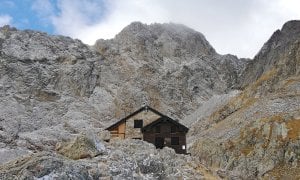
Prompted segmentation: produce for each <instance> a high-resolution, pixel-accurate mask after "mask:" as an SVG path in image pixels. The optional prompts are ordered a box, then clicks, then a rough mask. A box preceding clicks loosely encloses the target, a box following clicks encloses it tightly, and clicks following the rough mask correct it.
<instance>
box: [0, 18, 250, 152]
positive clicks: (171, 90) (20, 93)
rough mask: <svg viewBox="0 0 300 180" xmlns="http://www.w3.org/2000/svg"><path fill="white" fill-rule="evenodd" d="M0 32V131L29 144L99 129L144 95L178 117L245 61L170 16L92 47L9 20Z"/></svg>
mask: <svg viewBox="0 0 300 180" xmlns="http://www.w3.org/2000/svg"><path fill="white" fill-rule="evenodd" d="M0 39H1V40H0V47H1V49H0V99H1V101H0V113H1V120H0V139H1V141H2V142H5V144H6V146H8V147H7V148H15V147H16V146H18V145H21V146H22V147H24V146H25V147H26V148H27V149H29V150H32V151H39V150H53V149H54V148H55V144H56V143H57V142H60V141H64V140H69V139H70V138H72V136H73V135H74V134H79V133H87V132H90V131H92V132H93V133H95V134H98V133H99V132H101V131H102V130H103V128H104V127H107V126H108V125H109V124H111V123H113V122H115V121H116V120H118V119H120V118H122V117H124V116H125V115H126V113H129V112H132V111H134V110H136V109H138V108H140V106H141V105H143V104H144V103H147V104H149V105H151V106H153V107H154V108H156V109H159V110H160V111H162V112H163V113H165V114H168V115H170V116H172V117H173V118H182V117H183V116H184V115H186V114H189V113H191V112H192V111H193V110H194V109H196V108H198V107H199V106H200V105H201V104H202V103H203V102H205V101H206V100H207V99H209V98H210V97H211V96H212V95H215V94H222V93H224V92H227V91H230V90H231V89H234V88H235V84H236V83H235V82H237V79H238V77H239V76H240V75H241V72H242V70H243V68H244V67H245V65H246V61H244V60H239V59H237V58H236V57H235V56H232V55H225V56H221V55H218V54H217V53H216V52H215V50H214V49H213V48H212V47H211V46H210V45H209V43H208V42H207V40H206V39H205V38H204V36H203V35H202V34H201V33H199V32H196V31H194V30H192V29H189V28H187V27H185V26H183V25H177V24H153V25H145V24H142V23H138V22H136V23H132V24H131V25H129V26H128V27H126V28H124V30H123V31H122V32H120V34H118V35H117V36H116V38H114V39H112V40H99V41H97V43H96V45H95V46H93V47H89V46H87V45H84V44H83V43H82V42H80V41H79V40H73V39H71V38H68V37H63V36H49V35H47V34H45V33H40V32H35V31H30V30H26V31H19V30H16V29H14V28H11V27H9V26H5V27H2V28H1V29H0Z"/></svg>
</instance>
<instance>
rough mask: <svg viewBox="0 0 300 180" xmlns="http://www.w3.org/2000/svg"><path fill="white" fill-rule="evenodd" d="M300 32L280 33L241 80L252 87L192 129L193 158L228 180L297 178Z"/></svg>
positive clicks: (294, 28) (294, 25) (293, 28)
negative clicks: (232, 179) (218, 168)
mask: <svg viewBox="0 0 300 180" xmlns="http://www.w3.org/2000/svg"><path fill="white" fill-rule="evenodd" d="M299 27H300V22H299V21H291V22H287V23H286V24H285V25H284V26H283V28H282V30H281V31H276V32H275V33H274V35H273V36H272V37H271V39H270V40H269V41H268V42H267V43H266V44H265V46H264V47H263V48H262V50H261V51H260V52H259V53H258V55H257V56H256V58H255V59H254V60H253V61H252V62H251V63H250V64H248V67H247V69H246V71H245V74H244V75H243V76H244V77H243V76H242V77H243V78H247V80H245V82H244V83H247V82H250V84H248V85H247V86H246V87H245V89H244V90H243V91H242V92H241V93H240V94H239V95H237V96H236V97H234V98H232V99H231V100H230V101H229V102H228V103H226V104H225V105H223V106H221V107H220V108H218V109H217V110H216V111H215V112H213V113H212V114H211V115H210V116H208V117H207V118H204V119H202V120H201V121H198V122H197V123H195V124H194V127H193V129H192V130H191V131H192V132H193V133H194V134H193V135H194V136H196V138H195V137H194V139H197V140H196V141H195V143H194V144H193V145H192V146H191V149H190V151H191V152H192V154H194V155H196V156H198V157H199V158H200V159H201V160H202V161H203V162H206V163H207V164H209V165H212V166H218V167H220V168H221V169H222V171H220V172H225V174H227V175H226V177H228V178H236V177H237V178H238V179H243V178H245V179H255V178H259V177H264V178H268V179H272V178H277V179H284V178H286V177H299V171H298V172H297V173H296V172H294V171H297V170H299V156H298V154H299V151H298V149H299V148H300V144H299V139H300V132H299V125H300V124H299V123H300V121H299V120H300V119H299V117H300V116H299V112H300V105H299V104H300V96H299V94H300V93H299V92H300V91H299V87H300V79H299V72H300V71H299V69H300V68H299V67H300V66H299V65H300V54H299V52H300V44H299V42H300V31H299ZM242 80H243V79H242ZM283 169H285V170H286V171H285V172H284V171H283ZM221 175H222V176H223V175H224V173H221Z"/></svg>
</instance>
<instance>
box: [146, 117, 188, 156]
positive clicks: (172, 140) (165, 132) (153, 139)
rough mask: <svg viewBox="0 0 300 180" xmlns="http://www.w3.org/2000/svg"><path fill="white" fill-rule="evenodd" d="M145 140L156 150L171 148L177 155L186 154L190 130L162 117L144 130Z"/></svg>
mask: <svg viewBox="0 0 300 180" xmlns="http://www.w3.org/2000/svg"><path fill="white" fill-rule="evenodd" d="M142 132H143V140H144V141H147V142H149V143H152V144H154V145H155V146H156V148H160V149H161V148H163V147H170V148H173V149H174V150H175V151H176V153H179V154H186V133H187V132H188V128H187V127H185V126H183V125H182V124H180V123H178V122H177V121H174V120H173V119H171V118H169V117H166V116H164V117H161V118H159V119H158V120H156V121H154V122H152V123H151V124H149V125H147V126H145V127H144V128H143V129H142Z"/></svg>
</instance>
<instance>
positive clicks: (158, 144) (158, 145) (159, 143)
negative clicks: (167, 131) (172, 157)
mask: <svg viewBox="0 0 300 180" xmlns="http://www.w3.org/2000/svg"><path fill="white" fill-rule="evenodd" d="M164 142H165V139H164V138H163V137H156V138H155V147H156V148H159V149H162V148H163V147H164Z"/></svg>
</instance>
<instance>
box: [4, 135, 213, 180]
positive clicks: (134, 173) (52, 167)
mask: <svg viewBox="0 0 300 180" xmlns="http://www.w3.org/2000/svg"><path fill="white" fill-rule="evenodd" d="M103 143H104V142H103ZM104 144H105V145H104ZM104 144H103V146H105V152H104V154H101V155H99V156H97V157H94V158H92V159H91V158H90V157H88V158H87V159H82V160H77V161H75V160H71V159H67V158H65V157H64V156H62V155H58V154H54V153H36V154H31V155H29V156H26V157H23V158H20V159H18V160H16V161H13V162H10V163H7V164H5V165H2V166H0V178H1V179H8V180H9V179H27V178H29V179H32V178H33V179H34V178H40V179H112V178H113V179H204V174H203V173H202V172H206V175H207V174H209V171H207V170H206V169H205V168H204V167H203V166H201V165H200V164H199V163H198V162H197V161H194V160H193V158H192V157H190V156H184V155H178V154H176V153H175V152H174V150H173V149H169V148H165V149H162V150H156V149H155V147H154V146H153V145H152V144H148V143H146V142H144V141H140V140H125V141H120V140H119V141H114V142H113V143H111V144H107V143H104ZM74 148H76V147H74ZM75 151H76V150H75Z"/></svg>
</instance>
